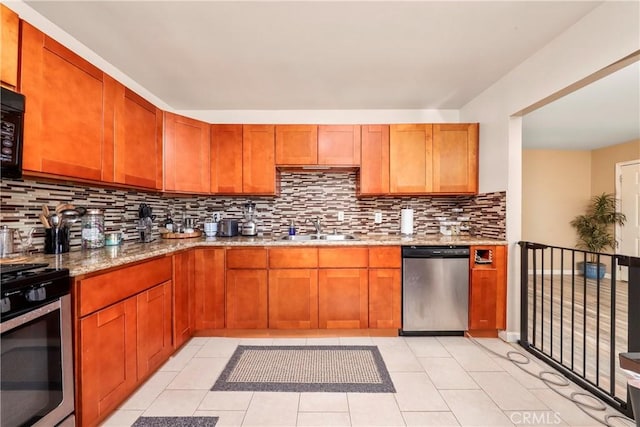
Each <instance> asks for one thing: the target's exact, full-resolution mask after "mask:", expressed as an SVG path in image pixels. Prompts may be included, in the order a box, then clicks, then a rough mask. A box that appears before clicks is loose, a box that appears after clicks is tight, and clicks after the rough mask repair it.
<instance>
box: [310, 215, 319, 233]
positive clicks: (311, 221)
mask: <svg viewBox="0 0 640 427" xmlns="http://www.w3.org/2000/svg"><path fill="white" fill-rule="evenodd" d="M307 221H309V222H310V223H311V224H313V226H314V227H315V229H316V234H321V233H322V224H321V221H322V218H320V217H317V218H316V219H315V221H314V220H312V219H309V218H307Z"/></svg>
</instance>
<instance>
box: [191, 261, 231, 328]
mask: <svg viewBox="0 0 640 427" xmlns="http://www.w3.org/2000/svg"><path fill="white" fill-rule="evenodd" d="M224 277H225V271H224V249H221V248H220V249H196V251H195V329H196V330H202V329H222V328H224V317H225V315H224V312H225V307H224V305H225V289H224V288H225V285H224Z"/></svg>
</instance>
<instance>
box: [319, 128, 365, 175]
mask: <svg viewBox="0 0 640 427" xmlns="http://www.w3.org/2000/svg"><path fill="white" fill-rule="evenodd" d="M318 164H319V165H333V166H360V126H358V125H320V126H318Z"/></svg>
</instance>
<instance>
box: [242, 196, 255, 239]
mask: <svg viewBox="0 0 640 427" xmlns="http://www.w3.org/2000/svg"><path fill="white" fill-rule="evenodd" d="M242 212H243V215H244V222H243V223H242V235H243V236H255V235H257V234H258V226H257V224H256V221H255V217H256V204H255V203H253V202H251V201H249V202H247V203H245V204H244V208H243V209H242Z"/></svg>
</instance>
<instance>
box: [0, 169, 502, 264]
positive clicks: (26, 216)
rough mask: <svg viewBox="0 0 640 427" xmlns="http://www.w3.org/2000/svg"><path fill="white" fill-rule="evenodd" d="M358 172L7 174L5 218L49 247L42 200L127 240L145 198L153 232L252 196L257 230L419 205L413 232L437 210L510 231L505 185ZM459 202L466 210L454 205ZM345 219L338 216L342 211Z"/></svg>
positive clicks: (383, 229) (354, 228) (390, 225)
mask: <svg viewBox="0 0 640 427" xmlns="http://www.w3.org/2000/svg"><path fill="white" fill-rule="evenodd" d="M356 182H357V176H356V173H355V172H330V173H316V172H314V173H294V172H282V173H281V174H280V186H281V194H280V195H279V196H278V197H251V198H249V197H246V196H242V197H220V196H197V197H195V196H194V197H174V196H168V195H164V194H160V193H154V192H144V191H139V190H135V191H134V190H122V189H110V188H100V187H87V186H80V185H78V184H65V183H44V182H36V181H32V180H29V179H25V180H8V179H3V180H2V181H1V182H0V199H1V201H2V203H1V205H0V223H1V224H2V225H7V226H9V227H10V228H17V229H19V230H21V232H22V234H23V235H26V234H27V233H28V232H29V231H30V230H31V229H32V228H33V227H37V230H36V232H35V233H34V239H33V246H34V247H35V249H37V250H38V251H40V252H41V251H42V249H43V241H44V233H43V228H42V226H41V224H40V221H39V220H38V215H39V213H40V211H41V207H42V205H43V204H46V205H48V206H49V208H50V209H52V208H54V207H55V206H56V205H57V204H58V203H61V202H64V203H72V204H74V205H76V206H82V207H85V208H87V209H102V210H103V211H104V216H105V227H106V229H107V230H108V231H122V232H123V233H124V237H125V240H129V241H135V240H136V239H137V233H136V220H137V217H138V207H139V205H140V203H146V204H148V205H149V206H151V207H152V208H153V213H154V215H156V220H155V225H154V236H155V237H156V238H159V237H160V234H159V232H158V227H159V226H160V225H161V223H162V222H163V221H164V219H165V218H166V213H167V212H168V211H169V210H170V211H171V212H172V213H173V217H174V218H181V217H182V215H183V214H185V215H186V216H187V217H191V218H196V219H197V220H198V223H200V224H202V222H204V219H205V218H206V217H208V216H211V215H212V213H213V212H221V213H222V217H223V218H231V219H238V220H242V207H243V205H244V203H246V202H247V201H248V200H252V201H253V202H255V203H256V206H257V210H258V219H257V221H258V231H259V232H262V233H265V234H266V233H271V234H274V235H280V234H283V235H284V234H287V231H288V227H289V224H290V222H291V220H293V221H294V222H295V224H296V228H297V229H298V232H299V233H306V232H312V231H313V230H314V228H313V226H312V225H311V223H310V222H308V221H307V220H308V219H310V218H316V217H321V218H322V224H323V229H324V230H325V231H327V232H333V231H334V230H337V231H338V233H387V234H398V233H400V209H402V208H404V207H411V208H413V209H414V233H416V234H425V233H437V232H438V231H439V224H438V221H437V220H436V219H435V218H436V217H443V216H445V217H451V218H453V217H455V216H469V217H470V228H471V233H472V234H475V235H477V236H481V237H486V238H496V239H502V240H504V239H505V235H506V231H505V230H506V224H505V217H506V193H505V192H496V193H488V194H480V195H477V196H447V197H439V196H438V197H432V196H421V197H372V198H357V197H356ZM452 208H459V209H462V210H463V212H462V213H456V214H454V213H452V212H451V209H452ZM340 211H342V212H344V220H343V221H338V212H340ZM376 212H380V213H382V218H383V221H382V223H381V224H375V223H374V213H376ZM80 245H81V225H80V223H79V222H78V223H76V224H74V225H73V226H72V227H71V247H72V250H73V249H74V248H78V247H80Z"/></svg>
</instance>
